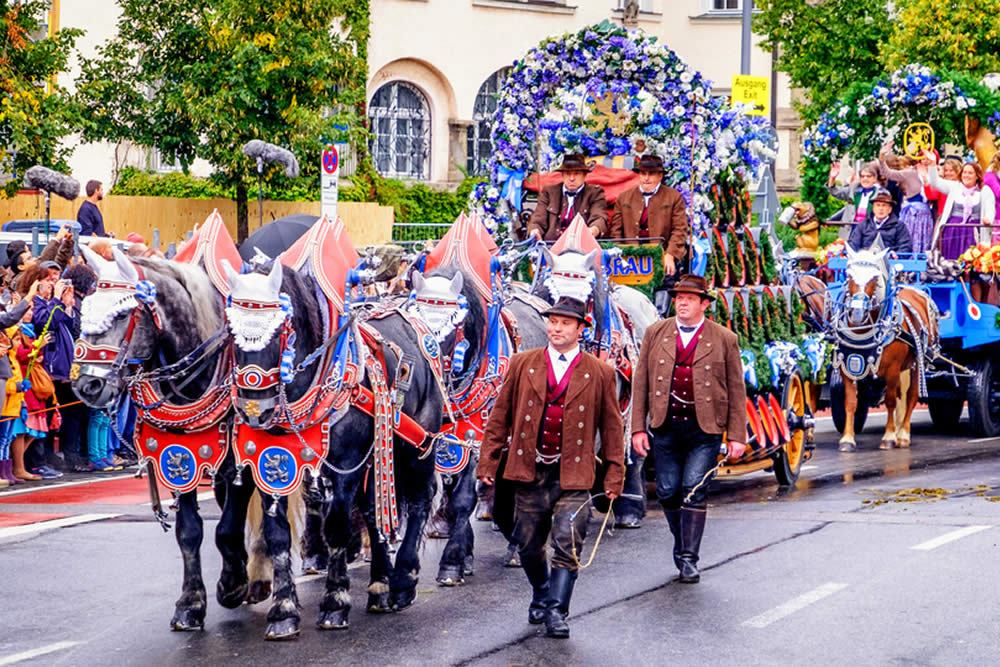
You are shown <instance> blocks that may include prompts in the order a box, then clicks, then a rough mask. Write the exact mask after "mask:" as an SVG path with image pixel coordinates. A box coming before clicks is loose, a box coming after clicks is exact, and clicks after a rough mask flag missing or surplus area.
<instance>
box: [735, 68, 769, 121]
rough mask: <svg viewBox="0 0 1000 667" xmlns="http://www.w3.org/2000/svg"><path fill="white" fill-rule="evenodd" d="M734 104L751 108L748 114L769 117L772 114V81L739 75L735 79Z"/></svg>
mask: <svg viewBox="0 0 1000 667" xmlns="http://www.w3.org/2000/svg"><path fill="white" fill-rule="evenodd" d="M733 104H734V105H736V104H746V105H749V106H750V109H749V110H748V113H750V114H752V115H754V116H767V115H769V114H770V112H771V80H770V79H768V78H767V77H766V76H750V75H749V74H737V75H736V76H734V77H733Z"/></svg>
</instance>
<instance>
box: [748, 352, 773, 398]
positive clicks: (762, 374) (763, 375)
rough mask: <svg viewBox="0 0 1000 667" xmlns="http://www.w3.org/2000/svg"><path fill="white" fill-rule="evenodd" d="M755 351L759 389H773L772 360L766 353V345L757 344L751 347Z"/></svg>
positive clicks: (755, 366)
mask: <svg viewBox="0 0 1000 667" xmlns="http://www.w3.org/2000/svg"><path fill="white" fill-rule="evenodd" d="M750 349H751V350H753V353H754V357H755V359H754V369H755V370H756V371H757V390H758V391H759V392H764V391H767V390H769V389H772V388H773V387H772V384H771V361H770V360H769V359H768V358H767V355H766V354H764V345H763V344H757V345H753V346H751V348H750Z"/></svg>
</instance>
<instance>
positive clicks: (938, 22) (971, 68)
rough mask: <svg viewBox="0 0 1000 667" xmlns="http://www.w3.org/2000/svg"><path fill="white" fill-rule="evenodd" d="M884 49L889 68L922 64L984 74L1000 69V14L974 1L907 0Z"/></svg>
mask: <svg viewBox="0 0 1000 667" xmlns="http://www.w3.org/2000/svg"><path fill="white" fill-rule="evenodd" d="M899 6H900V10H899V15H898V17H897V18H896V20H895V30H893V32H892V33H891V35H890V36H889V40H888V44H886V46H885V48H884V53H883V60H884V62H885V66H886V69H888V70H893V69H896V68H898V67H903V66H904V65H907V64H909V63H921V64H922V65H928V66H930V67H932V68H935V69H949V70H953V71H957V72H968V73H970V74H974V75H976V76H980V77H981V76H982V75H984V74H988V73H990V72H997V71H1000V14H998V13H997V11H996V8H994V7H991V6H990V5H989V4H987V3H983V2H976V1H974V0H952V2H939V1H938V0H904V2H902V3H900V4H899Z"/></svg>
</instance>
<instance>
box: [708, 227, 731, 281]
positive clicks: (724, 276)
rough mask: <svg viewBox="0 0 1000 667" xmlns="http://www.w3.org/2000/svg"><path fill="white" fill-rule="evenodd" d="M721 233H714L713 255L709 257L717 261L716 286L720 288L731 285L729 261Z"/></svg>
mask: <svg viewBox="0 0 1000 667" xmlns="http://www.w3.org/2000/svg"><path fill="white" fill-rule="evenodd" d="M723 249H724V246H723V245H722V238H721V235H720V234H718V233H717V232H713V233H712V255H711V257H710V258H709V259H710V260H711V261H712V262H714V263H715V271H714V275H715V286H716V287H719V288H725V287H729V282H730V281H729V262H728V260H727V257H726V253H725V252H724V251H723Z"/></svg>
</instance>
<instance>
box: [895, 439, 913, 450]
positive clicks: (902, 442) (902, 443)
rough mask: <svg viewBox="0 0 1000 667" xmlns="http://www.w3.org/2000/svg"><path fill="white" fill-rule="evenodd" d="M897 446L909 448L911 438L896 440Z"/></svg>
mask: <svg viewBox="0 0 1000 667" xmlns="http://www.w3.org/2000/svg"><path fill="white" fill-rule="evenodd" d="M896 447H898V448H900V449H909V448H910V441H909V440H897V441H896Z"/></svg>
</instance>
